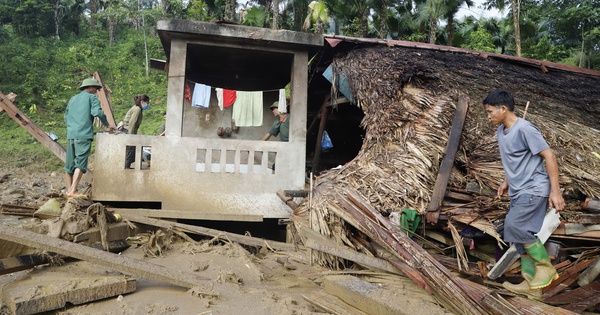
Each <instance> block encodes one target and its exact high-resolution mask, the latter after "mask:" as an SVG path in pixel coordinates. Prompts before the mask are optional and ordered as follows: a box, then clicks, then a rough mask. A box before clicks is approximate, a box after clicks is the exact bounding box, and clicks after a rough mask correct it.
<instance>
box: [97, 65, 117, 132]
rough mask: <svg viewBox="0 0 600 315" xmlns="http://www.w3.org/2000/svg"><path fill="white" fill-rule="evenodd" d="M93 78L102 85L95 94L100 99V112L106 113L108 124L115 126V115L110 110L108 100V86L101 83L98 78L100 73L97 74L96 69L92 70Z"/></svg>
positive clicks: (110, 106)
mask: <svg viewBox="0 0 600 315" xmlns="http://www.w3.org/2000/svg"><path fill="white" fill-rule="evenodd" d="M94 79H96V80H97V81H98V83H100V86H101V87H102V90H99V91H98V92H97V93H96V96H98V100H99V101H100V107H102V112H104V115H106V120H108V125H109V126H116V125H117V124H116V123H115V117H114V116H113V111H112V104H111V102H110V93H111V91H110V88H108V87H105V86H104V84H102V79H100V74H98V71H96V72H94Z"/></svg>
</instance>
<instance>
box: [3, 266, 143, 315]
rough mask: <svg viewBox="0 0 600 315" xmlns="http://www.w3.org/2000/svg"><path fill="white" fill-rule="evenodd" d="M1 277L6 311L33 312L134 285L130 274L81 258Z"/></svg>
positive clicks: (102, 296) (109, 294)
mask: <svg viewBox="0 0 600 315" xmlns="http://www.w3.org/2000/svg"><path fill="white" fill-rule="evenodd" d="M2 278H3V279H2V280H0V283H2V284H3V285H2V291H1V294H2V304H3V305H4V307H5V310H3V311H8V312H9V313H10V314H36V313H40V312H46V311H51V310H55V309H59V308H63V307H65V306H66V305H67V303H71V304H73V305H79V304H83V303H87V302H91V301H96V300H101V299H105V298H109V297H113V296H117V295H120V294H126V293H129V292H133V291H134V290H135V289H136V281H135V279H133V278H131V277H130V276H126V275H123V274H121V273H118V272H115V271H113V270H111V269H105V268H102V267H99V266H97V265H94V264H91V263H88V262H83V261H82V262H76V263H70V264H66V265H64V266H54V267H48V268H43V269H35V270H32V271H31V272H23V274H21V275H20V276H17V277H15V276H14V275H12V277H11V276H10V275H7V276H3V277H2Z"/></svg>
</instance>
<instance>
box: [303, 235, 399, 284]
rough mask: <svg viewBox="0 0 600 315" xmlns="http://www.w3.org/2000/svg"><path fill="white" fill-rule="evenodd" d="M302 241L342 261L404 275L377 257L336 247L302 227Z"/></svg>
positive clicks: (336, 245) (334, 244) (329, 241)
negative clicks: (345, 260)
mask: <svg viewBox="0 0 600 315" xmlns="http://www.w3.org/2000/svg"><path fill="white" fill-rule="evenodd" d="M300 232H301V233H302V236H303V237H305V238H306V239H305V240H304V246H306V247H308V248H312V249H315V250H318V251H320V252H324V253H327V254H330V255H333V256H337V257H340V258H343V259H347V260H350V261H353V262H355V263H357V264H359V265H363V266H367V267H370V268H375V269H379V270H384V271H387V272H391V273H395V274H400V275H403V274H404V273H403V272H402V271H401V270H400V269H398V268H396V267H394V265H392V264H391V263H389V262H387V261H386V260H383V259H381V258H377V257H371V256H367V255H366V254H362V253H359V252H357V251H355V250H353V249H350V248H348V247H346V246H343V245H338V244H336V243H335V242H333V241H331V240H329V239H327V238H325V237H324V236H321V235H320V234H318V233H317V232H315V231H313V230H311V229H309V228H308V227H302V228H301V229H300Z"/></svg>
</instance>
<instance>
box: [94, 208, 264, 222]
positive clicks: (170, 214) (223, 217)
mask: <svg viewBox="0 0 600 315" xmlns="http://www.w3.org/2000/svg"><path fill="white" fill-rule="evenodd" d="M106 209H107V210H109V211H113V212H114V213H119V214H131V215H135V216H143V217H149V218H165V219H185V220H208V221H245V222H262V221H263V216H262V215H255V214H239V215H238V214H220V213H199V212H192V211H180V210H164V209H146V208H137V209H131V208H113V207H107V208H106Z"/></svg>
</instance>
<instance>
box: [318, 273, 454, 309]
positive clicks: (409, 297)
mask: <svg viewBox="0 0 600 315" xmlns="http://www.w3.org/2000/svg"><path fill="white" fill-rule="evenodd" d="M394 280H396V281H395V283H390V285H389V287H388V288H384V287H382V286H380V285H378V284H374V283H371V282H369V281H366V280H363V279H360V278H357V277H355V276H352V275H330V276H325V277H324V278H323V287H324V288H325V292H326V293H328V294H331V295H333V296H336V297H338V298H340V299H341V300H342V301H344V302H345V303H347V304H349V305H351V306H353V307H354V308H356V309H359V310H361V311H363V312H365V313H367V314H377V315H397V314H418V313H421V312H422V311H423V309H427V312H425V313H426V314H430V315H435V314H437V315H441V314H445V313H446V310H444V309H443V308H442V306H441V305H439V303H438V302H437V301H436V300H435V298H434V297H433V296H431V295H429V294H428V293H426V292H425V291H424V290H422V289H421V288H419V287H417V285H416V284H415V283H410V282H408V281H405V282H404V283H402V282H401V281H402V280H403V279H401V278H400V279H394ZM406 280H408V279H406ZM401 287H402V288H404V289H405V290H403V291H399V290H394V288H396V289H399V288H401ZM390 288H391V290H390ZM415 299H416V300H418V301H419V303H413V301H414V300H415Z"/></svg>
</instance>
